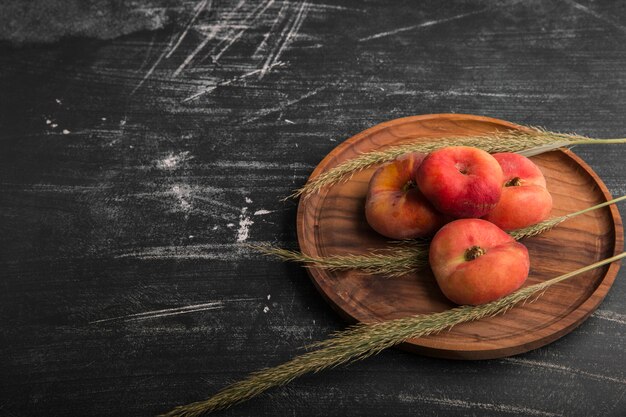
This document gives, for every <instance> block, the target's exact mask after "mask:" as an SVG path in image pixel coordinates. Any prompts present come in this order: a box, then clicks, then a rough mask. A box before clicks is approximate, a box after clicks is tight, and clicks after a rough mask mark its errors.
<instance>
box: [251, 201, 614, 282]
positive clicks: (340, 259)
mask: <svg viewBox="0 0 626 417" xmlns="http://www.w3.org/2000/svg"><path fill="white" fill-rule="evenodd" d="M623 200H626V195H624V196H622V197H618V198H614V199H613V200H609V201H606V202H604V203H600V204H596V205H595V206H592V207H587V208H585V209H582V210H579V211H576V212H573V213H569V214H566V215H564V216H559V217H555V218H553V219H548V220H544V221H542V222H539V223H537V224H534V225H531V226H528V227H524V228H521V229H517V230H512V231H510V232H508V233H509V234H510V235H511V236H512V237H513V238H514V239H515V240H520V239H524V238H529V237H533V236H537V235H539V234H541V233H544V232H547V231H549V230H551V229H553V228H554V227H556V226H558V225H559V224H561V223H563V222H564V221H566V220H568V219H571V218H573V217H576V216H579V215H581V214H585V213H588V212H590V211H593V210H597V209H599V208H602V207H606V206H608V205H611V204H615V203H617V202H620V201H623ZM391 243H394V244H397V246H396V247H394V248H387V249H384V250H381V249H378V250H374V251H371V252H370V253H368V254H365V255H355V254H347V255H330V256H310V255H306V254H303V253H302V252H298V251H293V250H288V249H282V248H276V247H273V246H270V245H249V247H250V248H252V249H255V250H257V251H259V252H261V253H263V254H265V255H269V256H275V257H277V258H279V259H281V260H283V261H291V262H300V263H303V264H304V265H305V266H306V267H317V268H322V269H328V270H331V271H342V270H348V269H360V270H362V271H363V272H365V273H368V274H372V275H384V276H387V277H391V278H394V277H399V276H402V275H405V274H407V273H409V272H411V271H414V270H416V269H422V268H424V267H426V266H427V265H428V243H427V242H412V241H396V242H391Z"/></svg>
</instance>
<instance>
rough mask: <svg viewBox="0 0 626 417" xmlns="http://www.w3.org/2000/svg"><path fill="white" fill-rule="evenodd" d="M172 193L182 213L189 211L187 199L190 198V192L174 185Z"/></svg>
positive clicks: (189, 205)
mask: <svg viewBox="0 0 626 417" xmlns="http://www.w3.org/2000/svg"><path fill="white" fill-rule="evenodd" d="M172 193H173V194H174V196H176V198H177V199H178V204H179V205H180V208H181V209H182V211H190V210H191V208H192V207H191V203H189V197H190V196H191V192H190V191H189V189H188V188H186V187H181V186H180V185H174V186H173V187H172Z"/></svg>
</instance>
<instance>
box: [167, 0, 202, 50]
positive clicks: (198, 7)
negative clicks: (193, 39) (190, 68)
mask: <svg viewBox="0 0 626 417" xmlns="http://www.w3.org/2000/svg"><path fill="white" fill-rule="evenodd" d="M207 2H208V0H201V1H200V2H199V3H198V4H197V5H196V7H194V11H195V13H194V15H193V16H192V17H191V19H190V20H189V23H187V26H186V27H185V30H184V31H183V33H181V34H180V36H179V37H178V40H177V41H176V43H175V44H174V46H172V47H171V48H170V50H169V52H168V53H167V55H165V58H168V59H169V57H171V56H172V54H173V53H174V51H176V49H178V47H179V46H180V44H181V42H182V41H183V39H185V37H186V36H187V33H188V32H189V29H191V27H192V26H193V24H194V23H195V21H196V19H197V18H198V16H200V13H202V11H203V10H204V9H205V7H206V6H207ZM211 2H212V0H211ZM209 8H211V4H210V3H209Z"/></svg>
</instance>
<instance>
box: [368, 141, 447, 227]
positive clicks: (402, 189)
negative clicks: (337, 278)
mask: <svg viewBox="0 0 626 417" xmlns="http://www.w3.org/2000/svg"><path fill="white" fill-rule="evenodd" d="M425 156H426V155H425V154H421V153H411V154H407V155H403V156H401V157H399V158H397V159H395V160H394V161H391V162H389V163H387V164H385V165H383V166H381V167H380V168H378V169H377V170H376V172H374V175H373V176H372V178H371V180H370V183H369V188H368V191H367V197H366V200H365V218H366V219H367V222H368V223H369V225H370V226H371V227H372V228H373V229H374V230H376V231H377V232H378V233H380V234H381V235H383V236H386V237H389V238H392V239H411V238H416V237H427V236H432V235H433V234H434V233H435V232H436V231H437V230H438V229H439V228H440V227H441V226H442V225H443V224H444V223H445V222H446V218H445V217H444V216H443V215H442V214H441V213H438V212H437V210H435V208H434V207H433V206H432V204H430V202H428V200H427V199H426V198H425V197H424V196H423V195H422V193H421V192H420V191H419V189H418V188H417V187H416V185H415V172H416V170H417V168H418V167H419V165H420V164H421V162H422V160H423V159H424V157H425Z"/></svg>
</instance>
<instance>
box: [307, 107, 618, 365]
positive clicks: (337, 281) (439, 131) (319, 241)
mask: <svg viewBox="0 0 626 417" xmlns="http://www.w3.org/2000/svg"><path fill="white" fill-rule="evenodd" d="M513 129H521V128H519V127H516V126H515V125H513V124H511V123H509V122H505V121H501V120H497V119H493V118H487V117H478V116H472V115H462V114H435V115H421V116H414V117H406V118H402V119H396V120H392V121H388V122H385V123H382V124H380V125H377V126H374V127H372V128H370V129H368V130H366V131H365V132H363V133H360V134H357V135H355V136H354V137H352V138H350V139H348V140H346V141H345V142H344V143H342V144H341V145H339V146H338V147H337V148H335V149H334V150H333V151H332V152H330V153H329V154H328V155H327V156H326V157H325V158H324V159H323V160H322V162H321V163H320V164H319V165H318V167H317V168H316V169H315V171H314V172H313V174H312V175H311V178H310V179H314V178H316V177H317V176H318V175H321V174H322V173H324V172H326V171H328V170H330V169H332V168H333V167H335V166H337V165H339V164H341V163H342V162H345V161H347V160H350V159H353V158H356V157H358V156H359V155H362V154H363V153H366V152H370V151H375V150H382V149H385V148H386V147H390V146H394V145H399V144H402V143H407V142H419V141H422V142H428V141H433V140H438V138H442V137H446V136H448V137H458V136H470V135H475V136H483V135H485V134H489V133H491V132H497V131H500V132H502V131H507V130H513ZM532 160H533V162H535V163H536V164H537V165H538V166H539V167H540V169H541V170H542V172H543V173H544V176H545V177H546V182H547V186H548V191H550V194H551V195H552V196H553V205H554V206H553V210H552V216H554V217H556V216H562V215H565V214H568V213H573V212H574V211H578V210H582V209H584V208H587V207H590V206H593V205H595V204H599V203H602V202H604V201H607V200H609V199H611V198H612V197H611V196H610V194H609V192H608V190H607V189H606V186H605V185H604V183H603V182H602V180H601V179H600V178H599V177H598V175H597V174H596V173H594V172H593V170H592V169H591V168H590V167H589V166H588V165H587V164H585V163H584V162H583V161H582V160H581V159H580V158H578V157H576V156H575V155H574V154H573V153H572V152H570V151H566V150H558V151H553V152H549V153H545V154H541V155H538V156H535V157H533V158H532ZM377 168H378V166H373V167H371V168H369V169H367V170H363V171H361V172H359V173H356V174H355V175H354V176H352V177H350V178H349V179H348V180H346V181H343V182H341V183H340V184H337V185H335V186H333V187H327V188H328V189H326V190H323V192H319V193H313V194H309V195H306V196H305V197H303V198H302V199H301V200H300V205H299V209H298V238H299V239H298V240H299V242H300V247H301V250H302V251H303V252H304V253H305V254H307V255H310V256H315V257H327V256H331V255H345V254H358V255H363V254H367V253H370V252H371V251H375V250H380V249H389V248H390V243H389V239H388V238H385V237H384V236H381V235H379V234H378V233H376V232H375V231H374V230H373V229H372V228H371V227H370V226H369V225H368V224H367V221H366V219H365V213H364V207H365V196H366V194H367V188H368V184H369V179H370V178H371V176H372V174H373V172H374V171H375V170H376V169H377ZM520 209H524V208H521V207H520ZM523 243H524V244H525V245H526V246H527V247H528V249H529V254H530V257H531V271H530V275H529V278H528V279H527V281H526V284H527V285H531V284H536V283H539V282H543V281H545V280H547V279H550V278H554V277H556V276H558V275H562V274H565V273H567V272H571V271H574V270H576V269H579V268H582V267H584V266H586V265H590V264H592V263H594V262H597V261H599V260H602V259H606V258H608V257H611V256H613V255H616V254H619V253H621V252H622V250H623V246H624V236H623V225H622V220H621V217H620V215H619V212H618V210H617V209H616V208H615V206H609V207H606V208H604V209H600V210H599V211H597V212H592V213H588V215H587V214H586V215H582V216H580V217H578V218H574V219H571V220H570V221H568V222H567V223H565V224H562V225H560V226H559V227H557V228H555V229H553V230H551V231H550V232H549V233H545V234H542V235H540V236H536V237H533V238H530V239H525V240H524V242H523ZM555 253H558V254H559V256H558V257H555V256H554V254H555ZM618 270H619V264H617V263H615V264H612V265H611V266H608V267H605V268H600V269H597V270H595V271H592V272H589V273H588V274H583V275H580V276H579V277H576V278H575V279H572V280H571V281H567V282H566V283H563V285H560V286H558V287H555V288H552V289H551V290H550V291H547V292H546V293H545V294H544V295H543V296H541V297H540V298H539V299H538V300H537V301H535V302H533V303H532V304H526V305H524V306H521V307H518V308H515V309H513V310H511V311H510V312H508V313H507V314H504V315H499V316H496V317H491V318H488V319H484V320H480V321H476V322H473V323H465V324H463V325H459V326H456V327H455V328H453V329H451V330H450V331H449V332H443V333H440V334H437V335H432V336H428V337H422V338H419V339H414V340H410V341H409V342H407V343H405V345H404V346H403V347H404V348H406V349H410V350H413V351H416V352H419V353H423V354H428V355H432V356H437V357H445V358H451V359H493V358H499V357H505V356H510V355H515V354H519V353H522V352H526V351H528V350H530V349H535V348H537V347H540V346H543V345H545V344H546V343H549V342H552V341H554V340H556V339H557V338H559V337H561V336H563V335H565V334H567V333H568V332H570V331H571V330H573V329H574V328H575V327H576V326H578V325H579V324H580V323H581V322H582V321H583V320H584V319H586V318H587V317H588V316H589V315H590V314H591V313H592V312H593V311H594V310H595V309H596V307H597V306H598V305H599V304H600V302H601V301H602V300H603V299H604V297H605V295H606V294H607V292H608V290H609V289H610V287H611V285H612V284H613V281H614V279H615V276H616V275H617V272H618ZM307 271H308V272H309V274H310V275H311V277H312V279H313V281H314V283H315V285H316V287H317V288H318V289H319V290H320V292H321V294H322V295H323V296H324V297H325V298H326V299H327V300H328V301H329V302H330V304H331V306H332V307H334V308H335V309H336V310H338V311H339V313H340V314H342V315H343V316H345V317H347V318H348V319H349V320H351V321H358V322H365V323H373V322H379V321H383V320H392V319H396V318H401V317H406V316H409V315H416V314H428V313H433V312H440V311H445V310H447V309H450V308H453V307H454V306H455V305H454V304H453V303H451V302H449V301H448V300H447V299H446V297H445V296H444V295H443V294H442V293H441V291H440V290H439V288H438V286H437V283H436V280H435V278H434V276H433V275H432V272H431V271H430V270H428V269H427V270H423V271H415V272H413V273H410V274H406V275H405V276H403V277H401V278H389V277H385V276H383V275H368V274H365V273H363V272H361V271H359V270H351V271H329V270H326V269H321V268H315V267H311V268H307Z"/></svg>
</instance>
